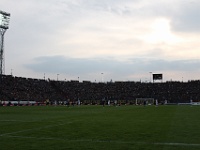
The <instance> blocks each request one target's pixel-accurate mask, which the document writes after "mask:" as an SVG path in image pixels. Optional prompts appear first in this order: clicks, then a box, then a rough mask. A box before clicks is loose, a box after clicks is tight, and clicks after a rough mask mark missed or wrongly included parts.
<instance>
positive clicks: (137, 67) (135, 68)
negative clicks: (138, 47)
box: [25, 56, 200, 79]
mask: <svg viewBox="0 0 200 150" xmlns="http://www.w3.org/2000/svg"><path fill="white" fill-rule="evenodd" d="M34 60H35V62H34V63H28V64H26V65H25V66H26V67H27V69H31V70H32V71H35V72H42V73H43V72H46V73H54V74H56V73H61V74H74V75H75V74H81V75H82V76H87V75H92V74H93V75H94V74H95V73H98V74H100V73H101V72H104V73H105V74H107V76H109V77H110V78H112V77H115V79H116V78H118V79H120V78H121V79H123V78H124V79H126V78H128V77H130V76H133V75H137V74H144V73H148V72H149V71H151V72H172V71H185V72H190V71H193V70H198V71H200V69H198V68H199V67H198V66H199V65H200V60H175V61H167V60H161V59H149V58H132V59H130V60H129V61H119V60H115V59H114V58H104V59H103V58H100V59H99V58H96V59H94V58H93V59H84V58H70V57H63V56H52V57H46V56H43V57H39V58H35V59H34ZM120 76H121V77H120Z"/></svg>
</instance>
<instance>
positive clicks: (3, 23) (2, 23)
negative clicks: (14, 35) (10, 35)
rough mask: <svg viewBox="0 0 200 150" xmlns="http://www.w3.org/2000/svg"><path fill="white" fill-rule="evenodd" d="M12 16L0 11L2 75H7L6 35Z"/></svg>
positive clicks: (0, 67) (0, 73)
mask: <svg viewBox="0 0 200 150" xmlns="http://www.w3.org/2000/svg"><path fill="white" fill-rule="evenodd" d="M9 21H10V14H9V13H7V12H4V11H1V10H0V75H2V74H4V73H5V62H4V61H5V60H4V35H5V33H6V30H7V29H8V28H9V27H8V26H9Z"/></svg>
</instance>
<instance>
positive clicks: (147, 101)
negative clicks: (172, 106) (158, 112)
mask: <svg viewBox="0 0 200 150" xmlns="http://www.w3.org/2000/svg"><path fill="white" fill-rule="evenodd" d="M144 104H145V105H153V104H154V98H136V100H135V105H144Z"/></svg>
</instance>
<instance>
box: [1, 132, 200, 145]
mask: <svg viewBox="0 0 200 150" xmlns="http://www.w3.org/2000/svg"><path fill="white" fill-rule="evenodd" d="M4 137H10V138H23V139H39V140H59V141H67V142H92V143H119V144H140V145H142V144H151V145H166V146H188V147H200V144H194V143H193V144H192V143H168V142H166V143H165V142H160V143H151V142H135V141H119V140H117V141H115V140H95V139H75V140H72V139H64V138H62V139H61V138H53V137H28V136H12V135H5V136H4Z"/></svg>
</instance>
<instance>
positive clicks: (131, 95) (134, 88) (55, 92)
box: [0, 75, 200, 103]
mask: <svg viewBox="0 0 200 150" xmlns="http://www.w3.org/2000/svg"><path fill="white" fill-rule="evenodd" d="M136 98H154V99H157V100H158V101H159V102H160V103H162V102H164V101H165V100H167V101H168V102H170V103H187V102H190V100H193V101H199V100H200V81H199V80H195V81H188V82H173V81H170V82H163V83H141V82H130V81H129V82H107V83H93V82H90V81H83V82H79V81H52V80H40V79H32V78H22V77H14V76H11V75H2V76H1V79H0V101H12V100H15V101H19V100H30V101H37V102H44V101H46V100H48V101H50V102H54V101H71V102H73V101H77V100H80V101H81V102H85V103H86V102H87V100H89V101H90V102H91V100H92V102H94V103H96V102H98V101H102V100H106V101H108V100H111V101H114V100H123V101H126V102H131V100H135V99H136Z"/></svg>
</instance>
